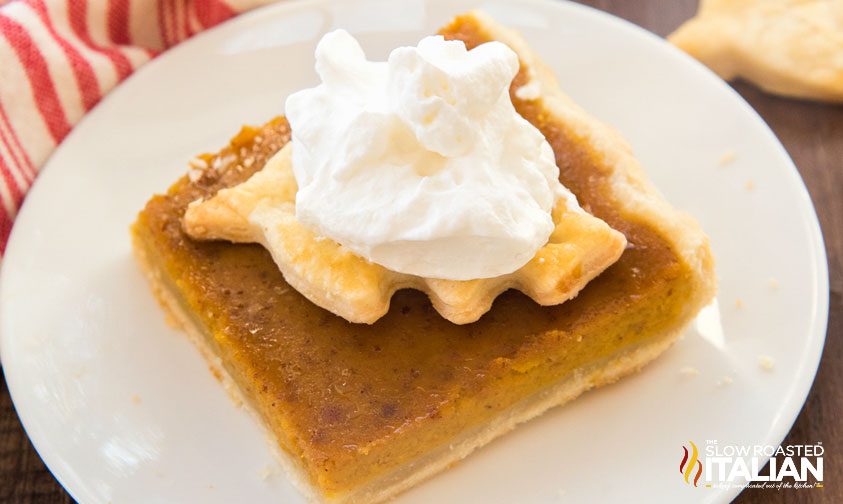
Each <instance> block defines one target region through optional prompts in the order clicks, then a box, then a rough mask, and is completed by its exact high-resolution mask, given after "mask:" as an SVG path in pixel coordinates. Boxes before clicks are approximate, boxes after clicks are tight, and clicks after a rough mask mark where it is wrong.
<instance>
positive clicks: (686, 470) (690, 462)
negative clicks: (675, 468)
mask: <svg viewBox="0 0 843 504" xmlns="http://www.w3.org/2000/svg"><path fill="white" fill-rule="evenodd" d="M688 442H689V443H691V452H690V457H689V453H688V449H687V448H685V447H684V446H683V447H682V449H683V450H685V455H683V456H682V462H680V463H679V474H681V475H683V476H684V477H685V483H689V484H690V483H691V482H690V477H691V474H692V473H693V472H694V469H696V470H697V474H696V476H694V486H697V483H699V481H700V476H702V462H700V460H699V455H700V451H699V450H698V449H697V445H695V444H694V442H693V441H688Z"/></svg>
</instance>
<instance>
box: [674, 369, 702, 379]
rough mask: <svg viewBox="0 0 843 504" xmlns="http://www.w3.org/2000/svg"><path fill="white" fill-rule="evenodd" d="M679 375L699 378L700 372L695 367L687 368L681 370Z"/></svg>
mask: <svg viewBox="0 0 843 504" xmlns="http://www.w3.org/2000/svg"><path fill="white" fill-rule="evenodd" d="M679 374H681V375H682V376H687V377H689V378H693V377H695V376H699V374H700V370H699V369H697V368H695V367H693V366H685V367H683V368H681V369H680V370H679Z"/></svg>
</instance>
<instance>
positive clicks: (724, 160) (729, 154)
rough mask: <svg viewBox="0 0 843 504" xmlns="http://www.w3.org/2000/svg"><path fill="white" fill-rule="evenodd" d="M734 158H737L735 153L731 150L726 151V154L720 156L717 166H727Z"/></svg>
mask: <svg viewBox="0 0 843 504" xmlns="http://www.w3.org/2000/svg"><path fill="white" fill-rule="evenodd" d="M736 157H738V156H737V154H735V151H733V150H729V151H726V152H724V153H723V155H722V156H720V160H719V161H718V162H717V164H719V165H720V166H726V165H727V164H729V163H731V162H732V161H734V160H735V158H736Z"/></svg>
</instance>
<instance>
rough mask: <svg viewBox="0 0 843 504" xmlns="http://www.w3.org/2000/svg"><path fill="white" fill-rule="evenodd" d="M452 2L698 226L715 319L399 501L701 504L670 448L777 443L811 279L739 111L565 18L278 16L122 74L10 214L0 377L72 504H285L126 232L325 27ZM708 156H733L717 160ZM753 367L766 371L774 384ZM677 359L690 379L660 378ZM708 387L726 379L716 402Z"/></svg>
mask: <svg viewBox="0 0 843 504" xmlns="http://www.w3.org/2000/svg"><path fill="white" fill-rule="evenodd" d="M472 7H482V8H484V9H486V10H487V11H488V12H490V13H491V14H492V15H494V16H495V17H496V18H498V19H499V20H501V21H504V22H505V23H507V24H509V25H511V26H514V27H516V28H518V29H519V30H520V31H521V32H522V33H523V34H524V36H525V37H526V39H527V40H528V42H530V43H531V44H532V46H533V47H534V48H535V49H536V50H537V51H538V53H539V54H540V55H541V56H542V57H544V59H545V60H546V61H547V62H548V63H549V64H550V66H551V67H552V68H553V69H554V70H555V71H556V73H557V74H558V76H559V78H560V79H559V80H560V82H561V83H562V85H563V87H564V89H565V90H566V91H567V92H568V93H570V94H571V95H572V96H573V98H574V99H575V100H576V101H577V102H579V103H580V104H582V105H583V106H584V107H585V108H586V109H588V110H590V111H591V112H592V113H593V114H595V115H596V116H597V117H599V118H601V119H603V120H605V121H607V122H609V123H610V124H612V125H614V126H615V127H617V128H618V129H620V130H621V132H623V133H624V134H625V135H626V137H627V138H628V139H629V140H630V141H631V143H632V145H633V147H634V148H635V151H636V152H637V154H638V157H639V158H640V160H641V162H642V164H643V165H644V166H645V167H646V169H647V171H648V172H649V174H650V176H651V177H652V179H653V180H654V181H655V183H656V185H657V186H658V187H660V188H661V189H662V191H664V193H665V194H666V196H667V198H668V199H669V200H670V201H672V202H673V203H674V204H676V205H677V206H679V207H681V208H682V209H684V210H686V211H688V212H690V213H691V214H692V215H694V216H696V217H697V218H698V219H699V220H700V222H701V223H702V226H703V228H704V229H705V230H706V231H707V232H708V233H709V234H710V236H711V241H712V245H713V248H714V252H715V255H716V257H717V261H718V266H717V268H718V276H719V278H720V294H719V297H718V299H719V307H718V305H714V306H713V307H712V308H710V309H708V310H707V311H706V312H705V313H704V314H703V315H702V316H701V317H700V319H699V320H698V322H697V324H696V325H695V328H693V329H691V330H689V332H688V334H687V335H686V337H685V338H684V339H683V340H681V341H680V342H679V343H678V344H677V345H676V346H675V347H674V348H673V349H671V350H670V351H669V352H667V354H666V355H664V357H662V358H661V359H659V360H658V361H656V362H655V363H654V364H652V365H651V366H649V367H648V368H647V369H646V370H645V371H644V372H643V373H641V374H639V375H637V376H634V377H631V378H629V379H626V380H624V381H622V382H621V383H619V384H617V385H614V386H611V387H607V388H605V389H602V390H599V391H596V392H591V393H589V394H586V396H584V397H582V398H581V399H579V400H577V401H575V402H574V403H572V404H571V405H569V406H566V407H564V408H557V409H556V410H553V411H551V412H549V413H547V414H545V415H544V416H543V417H541V418H540V419H538V420H536V421H532V422H530V423H529V424H527V425H524V426H522V427H521V428H519V429H517V430H516V431H515V432H513V433H511V434H509V435H507V436H505V437H503V438H502V439H500V440H498V441H496V442H494V443H492V444H491V445H490V446H488V447H486V448H484V449H482V450H480V451H479V452H478V453H476V454H474V455H473V456H471V457H470V458H469V459H468V460H467V461H465V462H464V463H462V464H459V465H458V466H457V467H455V468H453V469H450V470H448V471H447V472H445V473H444V474H442V475H439V476H437V477H435V478H434V479H432V480H431V481H429V482H427V483H424V484H422V485H420V486H419V487H417V488H416V489H414V490H412V491H410V492H408V493H406V494H405V495H403V496H401V498H400V499H399V501H400V502H403V503H426V502H469V501H471V502H488V503H494V502H502V503H503V502H507V503H511V502H555V501H560V500H568V501H572V502H589V501H590V502H598V501H602V502H607V501H615V502H617V501H626V500H632V501H636V500H638V501H643V500H645V499H646V500H647V501H649V502H677V501H679V500H688V501H696V500H702V501H713V502H723V501H726V500H728V499H730V498H732V497H733V496H734V495H735V493H736V491H735V490H731V491H721V490H715V489H703V488H693V487H688V486H687V485H686V484H685V483H684V482H683V481H682V480H681V478H680V477H679V476H678V471H677V467H678V464H679V460H680V457H681V454H682V445H683V444H684V443H687V441H688V440H696V441H697V443H702V442H703V441H704V440H705V439H718V440H722V441H724V442H734V443H745V444H755V443H774V444H775V443H778V442H780V441H781V440H782V439H783V437H784V435H785V433H786V432H787V431H788V429H789V428H790V426H791V424H792V422H793V420H794V418H795V417H796V415H797V413H798V411H799V409H800V407H801V406H802V404H803V402H804V400H805V396H806V394H807V392H808V389H809V388H810V386H811V382H812V380H813V377H814V372H815V370H816V367H817V362H818V360H819V356H820V352H821V350H822V346H823V340H824V335H825V325H826V319H827V311H828V297H827V296H828V279H827V265H826V260H825V256H824V249H823V245H822V238H821V235H820V231H819V227H818V224H817V220H816V216H815V213H814V210H813V208H812V206H811V201H810V199H809V197H808V194H807V192H806V191H805V187H804V185H803V184H802V181H801V180H800V178H799V176H798V174H797V172H796V170H795V169H794V166H793V164H792V163H791V161H790V159H789V158H788V156H787V154H786V153H785V151H784V149H783V148H782V146H781V145H780V144H779V142H778V141H777V140H776V138H775V137H774V136H773V134H772V133H771V132H770V130H769V129H768V128H767V126H765V124H764V123H763V122H762V121H761V119H760V118H759V117H758V116H757V115H756V114H755V112H753V111H752V110H751V109H750V108H749V106H747V104H746V103H745V102H744V101H743V100H742V99H741V98H740V97H738V95H736V94H735V93H734V92H732V91H731V90H730V88H729V87H728V86H726V85H725V84H724V83H723V82H721V81H720V80H718V79H717V78H716V77H714V75H713V74H711V73H709V72H708V71H707V70H706V69H704V68H703V67H702V66H700V65H698V64H697V63H695V62H694V61H692V60H691V59H689V58H687V57H685V56H684V55H682V54H680V53H679V52H678V51H677V50H674V49H672V48H671V47H670V46H668V45H667V44H666V43H665V42H664V41H662V40H660V39H658V38H656V37H654V36H652V35H651V34H649V33H647V32H645V31H643V30H641V29H639V28H636V27H635V26H632V25H630V24H628V23H626V22H623V21H620V20H618V19H615V18H613V17H610V16H608V15H605V14H602V13H600V12H597V11H594V10H591V9H588V8H584V7H581V6H578V5H574V4H569V3H564V2H550V1H529V2H512V1H503V0H493V1H491V2H483V1H480V2H475V1H470V0H459V1H444V0H431V1H426V0H405V1H396V0H368V1H367V0H361V1H349V0H344V1H337V2H327V1H300V2H290V3H281V4H278V5H274V6H272V7H269V8H266V9H262V10H259V11H256V12H253V13H251V14H247V15H245V16H242V17H240V18H238V19H236V20H234V21H232V22H229V23H226V24H224V25H223V26H221V27H219V28H217V29H214V30H211V31H210V32H208V33H206V34H204V35H200V36H198V37H196V38H194V39H193V40H190V41H189V42H187V43H185V44H183V45H181V46H179V47H178V48H176V49H175V50H173V51H170V52H168V53H167V54H165V55H164V56H162V57H161V58H159V59H157V60H156V61H154V62H152V63H151V64H149V65H148V66H146V67H144V68H143V69H142V70H141V71H139V72H138V73H137V74H136V75H135V76H133V77H131V78H130V79H129V80H128V81H127V82H126V83H125V84H123V85H122V86H120V88H119V89H117V90H116V91H115V92H114V93H112V94H111V95H109V96H108V98H107V99H106V100H105V101H104V102H103V103H102V104H101V105H99V106H98V107H97V108H96V110H94V111H93V113H91V114H90V115H89V116H88V117H87V118H86V119H85V120H84V121H83V122H82V123H81V124H80V125H79V126H78V127H77V128H76V129H75V130H74V131H73V133H72V134H71V135H70V137H69V138H68V139H67V140H66V141H65V142H64V144H63V145H62V146H61V148H60V149H59V150H58V151H57V152H56V154H55V155H54V156H53V157H52V159H51V160H50V162H49V163H48V166H47V167H46V168H45V170H44V172H43V173H42V174H41V176H40V177H39V179H38V182H37V183H36V184H35V187H34V188H33V190H32V192H31V194H30V195H29V196H28V197H27V200H26V204H25V205H24V208H23V210H22V211H21V213H20V216H19V217H18V221H17V224H16V226H15V228H14V232H13V234H12V239H11V242H10V244H9V247H8V254H7V256H6V259H5V264H4V265H3V272H2V287H1V288H2V290H0V302H1V303H2V304H0V310H2V312H1V313H0V329H2V340H0V343H2V346H0V349H2V359H3V366H4V369H5V373H6V378H7V381H8V385H9V388H10V390H11V392H12V396H13V398H14V402H15V405H16V407H17V411H18V413H19V414H20V417H21V419H22V420H23V423H24V425H25V427H26V430H27V433H28V434H29V436H30V437H31V439H32V441H33V443H34V444H35V447H36V448H37V450H38V452H39V453H40V454H41V456H42V457H43V459H44V461H45V462H46V463H47V465H48V466H49V467H50V469H51V470H52V471H53V473H54V474H55V475H56V477H57V478H58V479H59V480H60V481H61V483H62V484H63V485H64V486H65V487H66V488H67V489H68V490H69V491H70V493H71V494H72V495H73V496H74V497H75V498H76V499H78V500H79V501H81V502H83V503H95V502H96V503H100V502H102V503H105V502H120V503H130V502H145V503H156V502H161V503H163V502H167V503H171V502H204V503H230V502H252V503H259V502H299V501H300V497H298V494H297V493H296V492H295V490H294V489H293V487H292V486H291V484H290V483H289V482H288V480H287V479H286V478H285V476H284V474H283V472H282V471H281V469H280V468H278V467H277V466H276V464H275V462H274V461H273V457H272V455H271V451H270V449H269V448H268V445H267V443H266V441H265V439H264V435H263V433H262V430H261V428H260V427H259V426H258V424H257V423H256V422H255V421H254V420H253V419H252V418H251V417H250V416H249V415H248V414H247V413H246V412H245V411H243V410H240V409H237V408H235V407H234V406H233V405H232V403H231V401H230V400H229V398H228V396H227V394H226V393H225V392H224V391H223V390H222V388H221V387H220V386H219V384H218V383H217V382H216V380H215V379H214V378H213V377H212V376H211V374H210V373H209V372H208V370H207V368H206V366H205V363H204V362H203V360H202V358H201V357H200V356H199V353H198V352H197V351H196V350H195V349H194V348H193V347H192V346H191V345H190V344H189V343H188V341H187V340H186V338H184V337H183V336H182V335H181V334H180V333H178V332H177V331H174V330H172V329H171V328H169V327H168V326H167V325H166V324H165V322H164V317H163V316H162V313H161V311H160V309H159V308H158V306H157V305H156V303H155V301H154V300H153V298H152V295H151V294H150V292H149V289H148V287H147V285H146V283H145V281H144V279H143V278H142V277H141V274H140V273H139V271H138V269H137V267H136V266H135V264H134V261H133V259H132V257H131V253H130V245H129V234H128V226H129V224H130V222H132V221H133V220H134V217H135V214H136V212H137V211H138V210H139V209H140V208H142V207H143V205H144V203H145V201H146V200H147V199H148V198H149V197H150V196H151V195H152V194H153V193H155V192H160V191H162V190H164V189H165V188H166V187H167V186H168V185H169V184H170V183H171V182H172V181H173V180H175V179H176V178H177V177H178V176H179V175H181V174H182V173H183V172H184V171H185V169H186V161H187V160H188V159H189V158H190V157H192V155H193V154H195V153H198V152H203V151H208V150H214V149H216V148H217V147H218V146H220V145H223V144H224V142H225V141H226V140H227V139H228V138H229V136H231V135H232V134H233V133H235V132H236V130H237V129H238V128H239V126H240V125H241V124H243V123H252V124H258V123H261V122H263V121H264V120H266V119H269V118H270V117H272V116H274V115H276V114H278V113H281V112H282V106H283V102H284V98H285V97H286V96H287V94H288V93H290V92H292V91H294V90H297V89H300V88H302V87H304V86H308V85H313V84H314V83H315V82H316V80H315V79H316V77H315V74H314V72H313V70H312V67H313V49H314V46H315V43H316V41H317V40H318V38H319V37H320V35H321V34H322V33H324V32H325V31H327V30H330V29H332V28H337V27H343V28H346V29H348V30H349V31H351V32H352V33H354V34H355V35H357V36H358V37H359V38H360V40H361V41H362V44H363V46H364V47H365V49H366V50H367V51H368V52H369V54H370V55H371V56H372V57H376V58H385V57H386V55H387V54H388V52H389V50H390V49H392V48H394V47H396V46H398V45H402V44H403V45H406V44H414V43H415V42H417V41H418V40H419V39H420V38H421V37H422V36H424V35H426V34H429V33H431V32H432V31H434V30H435V29H436V28H437V27H438V26H440V25H442V24H443V23H445V22H446V21H447V20H448V19H449V18H450V17H451V16H452V15H454V14H457V13H459V12H461V11H464V10H467V9H469V8H472ZM729 152H734V153H735V155H736V157H735V160H734V161H733V162H732V163H730V164H728V165H727V166H720V165H719V163H718V160H719V159H720V158H721V157H722V156H724V154H726V153H729ZM747 184H753V185H754V189H752V190H749V189H748V188H747ZM773 279H774V280H773ZM773 281H775V283H777V284H778V288H774V287H773V286H772V285H771V282H773ZM738 300H741V302H740V303H739V302H738ZM741 303H742V305H743V307H739V306H738V304H741ZM760 354H765V355H769V356H771V357H772V358H774V359H775V367H774V369H773V370H772V372H765V371H763V370H762V369H761V368H760V367H759V365H758V363H757V359H758V356H759V355H760ZM684 366H693V367H695V368H696V369H698V370H699V376H697V377H695V378H688V377H683V376H681V375H680V373H679V370H680V368H682V367H684ZM725 376H729V377H731V378H732V380H733V383H732V384H731V385H727V386H720V387H718V386H717V385H716V383H717V382H718V381H721V380H722V379H723V377H725ZM264 476H267V477H264Z"/></svg>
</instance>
